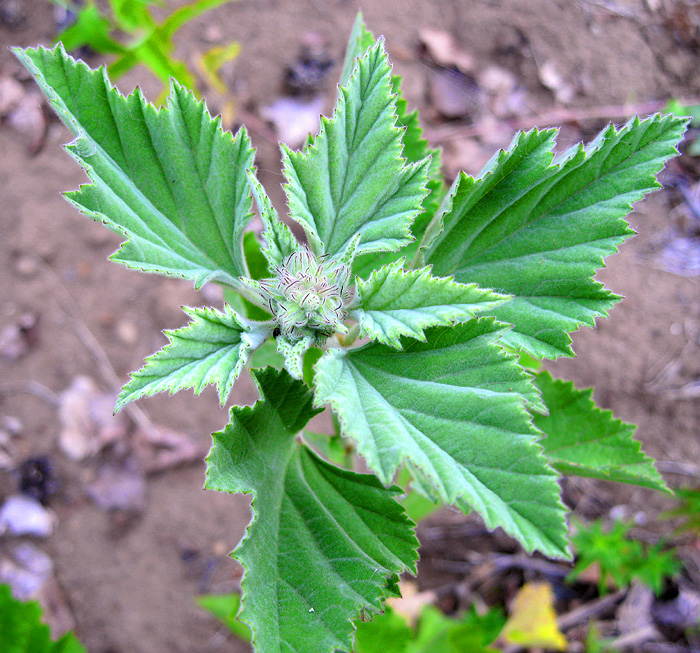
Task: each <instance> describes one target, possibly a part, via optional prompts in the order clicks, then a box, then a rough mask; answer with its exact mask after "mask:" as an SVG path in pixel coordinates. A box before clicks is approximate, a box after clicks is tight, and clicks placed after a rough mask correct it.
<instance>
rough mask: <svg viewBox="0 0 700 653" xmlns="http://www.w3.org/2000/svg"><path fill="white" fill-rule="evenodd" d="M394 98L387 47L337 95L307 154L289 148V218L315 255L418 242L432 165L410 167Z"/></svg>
mask: <svg viewBox="0 0 700 653" xmlns="http://www.w3.org/2000/svg"><path fill="white" fill-rule="evenodd" d="M396 120H397V117H396V97H395V96H394V95H393V94H392V92H391V67H390V65H389V63H388V61H387V58H386V53H385V52H384V47H383V41H379V42H377V43H376V44H375V45H374V46H373V47H372V48H371V49H370V50H368V51H367V53H366V54H365V55H364V56H363V57H362V58H361V59H360V60H359V61H358V62H357V64H356V67H355V69H354V72H353V74H352V75H351V76H350V79H349V81H348V85H347V86H346V87H341V88H340V90H339V96H338V102H337V105H336V109H335V112H334V114H333V117H332V118H331V119H330V120H329V119H327V118H323V119H322V121H321V123H322V124H321V132H320V134H319V135H318V136H317V137H316V138H315V140H314V141H313V143H312V144H311V145H310V146H309V147H307V148H306V149H305V150H304V151H302V152H292V151H291V150H290V149H289V148H286V147H285V148H284V149H283V161H284V174H285V177H286V178H287V180H288V183H287V184H286V185H285V190H286V192H287V197H288V200H289V213H290V216H291V217H292V218H294V219H295V220H296V221H297V222H299V223H300V224H301V225H302V226H303V227H304V230H305V231H306V235H307V237H308V240H309V243H310V244H311V247H312V249H313V250H314V252H315V253H316V254H331V255H335V254H337V253H338V252H341V251H343V250H344V249H345V248H346V247H347V245H348V243H350V241H351V240H352V239H353V237H354V236H355V235H356V234H361V236H362V240H361V243H360V246H359V248H358V252H380V251H394V250H398V249H399V248H401V247H402V246H403V245H405V244H407V243H409V242H410V241H411V240H412V237H411V234H410V226H411V223H412V222H413V220H414V218H415V217H416V215H417V214H418V212H419V207H420V203H421V201H422V199H423V197H424V196H425V194H426V192H427V191H426V181H427V176H426V172H427V168H428V166H429V163H430V160H429V159H426V160H424V161H422V162H420V163H415V164H409V165H406V164H405V162H404V160H403V159H402V157H401V153H402V149H403V148H402V141H401V130H400V129H399V128H398V127H397V125H396Z"/></svg>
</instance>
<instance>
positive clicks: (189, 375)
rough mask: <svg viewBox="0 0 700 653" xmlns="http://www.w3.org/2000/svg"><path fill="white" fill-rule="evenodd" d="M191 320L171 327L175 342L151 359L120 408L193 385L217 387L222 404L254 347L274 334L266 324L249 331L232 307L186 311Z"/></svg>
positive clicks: (198, 389) (131, 383) (199, 389)
mask: <svg viewBox="0 0 700 653" xmlns="http://www.w3.org/2000/svg"><path fill="white" fill-rule="evenodd" d="M182 310H183V311H185V313H187V315H189V316H190V317H192V322H190V324H188V325H187V326H186V327H183V328H182V329H178V330H177V331H166V332H165V335H166V336H168V338H169V340H170V344H168V345H166V346H165V347H163V349H161V350H160V351H157V352H156V353H155V354H153V355H152V356H149V357H148V358H147V359H146V364H145V365H144V367H142V368H141V369H140V370H139V371H138V372H133V373H132V374H131V381H129V382H128V383H127V384H126V385H125V386H124V387H123V388H122V391H121V393H120V394H119V397H118V399H117V404H116V406H115V411H118V410H121V409H122V408H123V407H124V406H125V405H126V404H128V403H129V402H130V401H135V400H136V399H139V398H140V397H145V396H151V395H154V394H156V393H158V392H165V391H166V390H167V391H168V392H170V394H173V393H175V392H177V391H178V390H184V389H185V388H193V389H194V392H195V394H196V395H198V394H199V393H200V392H202V390H204V387H205V386H207V385H216V387H217V389H218V392H219V399H220V401H221V405H222V406H223V404H224V402H225V401H226V397H228V395H229V392H231V388H232V387H233V382H234V381H235V380H236V378H238V375H239V374H240V372H241V369H242V368H243V365H244V364H245V362H246V360H247V359H248V355H249V352H250V349H251V348H252V349H255V348H257V346H258V345H259V344H260V343H261V342H262V340H264V339H265V338H266V337H267V336H268V335H269V332H270V329H269V328H268V327H265V326H262V327H260V328H259V329H258V330H257V331H250V330H249V328H248V327H247V326H245V324H244V323H243V322H241V319H240V318H239V317H238V315H236V313H235V312H234V311H233V309H231V307H230V306H228V305H227V306H224V310H223V312H222V311H218V310H217V309H215V308H187V307H183V309H182Z"/></svg>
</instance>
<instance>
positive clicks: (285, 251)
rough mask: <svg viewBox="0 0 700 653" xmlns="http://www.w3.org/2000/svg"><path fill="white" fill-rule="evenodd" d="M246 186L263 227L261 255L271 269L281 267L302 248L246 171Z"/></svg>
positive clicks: (254, 177)
mask: <svg viewBox="0 0 700 653" xmlns="http://www.w3.org/2000/svg"><path fill="white" fill-rule="evenodd" d="M248 184H249V185H250V190H251V192H252V193H253V197H254V198H255V202H256V203H257V205H258V210H259V211H260V218H261V220H262V223H263V226H264V230H263V233H262V236H263V238H264V239H265V243H266V246H265V247H263V249H262V253H263V255H264V256H265V258H266V259H267V262H268V264H269V266H270V268H271V269H272V268H275V267H277V266H278V265H281V264H282V261H284V259H285V258H287V257H288V256H289V255H290V254H294V253H295V252H298V251H300V250H301V249H302V247H301V245H300V244H299V243H298V241H297V239H296V238H295V237H294V234H292V231H291V229H290V228H289V227H288V226H287V225H286V224H284V222H282V220H280V218H279V216H278V215H277V211H276V210H275V207H274V206H272V202H271V201H270V198H269V197H268V196H267V193H266V192H265V189H264V188H263V186H262V184H261V183H260V182H259V181H258V179H257V177H256V176H255V173H254V172H253V171H252V170H250V171H248Z"/></svg>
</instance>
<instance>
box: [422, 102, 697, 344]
mask: <svg viewBox="0 0 700 653" xmlns="http://www.w3.org/2000/svg"><path fill="white" fill-rule="evenodd" d="M684 131H685V121H684V120H682V119H679V118H675V117H672V116H666V117H660V116H653V117H651V118H647V119H645V120H641V121H640V120H639V119H638V118H635V119H633V120H631V121H630V122H628V123H627V124H626V125H625V126H624V127H621V128H620V129H616V128H615V127H613V126H610V127H608V128H607V129H606V130H605V131H603V132H602V133H601V134H600V135H599V137H598V138H597V139H595V140H594V141H593V142H592V143H591V144H590V145H589V146H587V147H583V146H577V147H575V148H572V149H571V150H570V151H569V152H567V153H565V154H564V155H562V156H561V157H559V158H558V159H556V160H554V154H553V147H554V136H555V133H556V132H555V130H547V131H537V130H533V131H530V132H527V133H521V134H519V135H518V136H517V137H516V138H515V140H514V142H513V144H512V145H511V147H510V148H509V149H508V150H507V151H505V152H501V153H500V154H499V155H497V156H496V157H494V159H492V160H491V162H490V163H489V164H487V166H486V168H485V169H484V171H482V173H481V175H480V176H479V177H478V178H477V179H473V178H472V177H469V176H467V175H465V174H462V175H461V176H460V177H459V178H458V179H457V180H456V182H455V185H454V186H453V188H452V191H451V201H450V202H449V203H448V205H447V206H446V210H445V211H443V212H442V213H441V214H439V215H438V216H436V219H438V220H441V222H442V227H443V228H442V232H441V233H440V234H439V235H438V236H437V238H436V239H435V240H434V241H433V242H432V244H431V245H430V246H429V247H428V249H427V251H426V252H425V261H426V263H433V265H434V270H433V273H434V274H437V275H449V274H452V275H454V277H455V279H456V280H457V281H461V282H464V283H469V282H475V283H478V284H479V285H480V286H483V287H487V288H493V289H494V290H496V291H498V292H503V293H508V294H512V295H514V299H512V300H511V301H510V302H507V303H505V304H503V305H502V306H499V307H498V308H496V309H495V310H494V311H489V313H490V314H492V315H494V316H496V318H497V319H499V320H501V321H503V322H508V323H510V324H513V325H514V329H512V330H511V331H510V332H508V333H507V334H506V335H505V338H504V341H505V342H506V343H507V344H509V345H511V346H512V347H514V348H516V349H521V348H522V349H525V350H526V351H529V352H530V353H532V354H533V355H535V356H536V357H539V358H542V357H547V358H556V357H558V356H562V355H564V356H573V351H572V350H571V347H570V343H571V339H570V338H569V336H568V333H569V332H571V331H573V330H575V329H577V328H578V327H580V326H581V325H584V324H585V325H588V326H593V325H594V323H595V318H596V317H602V316H605V315H607V312H608V310H610V308H611V307H612V306H613V305H614V303H615V302H616V301H617V300H618V299H619V297H617V296H616V295H613V294H612V293H611V292H610V291H608V290H606V289H605V288H603V286H602V284H600V283H598V282H596V281H594V280H593V275H594V274H595V271H596V270H597V269H599V268H601V267H602V266H603V260H604V258H605V257H606V256H609V255H610V254H613V253H615V252H616V251H617V247H618V246H619V245H620V244H621V243H622V242H623V241H624V240H625V239H626V238H628V237H629V236H630V235H631V234H632V233H633V232H632V231H631V230H630V229H629V227H628V224H627V222H626V221H625V219H624V218H625V216H626V215H627V213H629V211H630V210H631V207H632V203H633V202H636V201H637V200H639V199H641V198H642V197H643V196H644V194H645V193H646V192H648V191H651V190H654V189H655V188H658V187H659V184H658V183H657V181H656V178H655V176H656V174H657V173H658V172H659V170H661V168H662V167H663V165H664V163H665V161H666V160H667V159H668V158H669V157H671V156H673V155H674V154H676V147H675V146H676V144H677V143H678V141H679V140H680V138H681V136H682V135H683V132H684Z"/></svg>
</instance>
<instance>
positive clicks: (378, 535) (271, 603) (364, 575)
mask: <svg viewBox="0 0 700 653" xmlns="http://www.w3.org/2000/svg"><path fill="white" fill-rule="evenodd" d="M253 376H254V378H255V379H256V382H257V383H258V386H259V388H260V394H261V396H262V400H261V401H259V402H258V403H257V404H255V405H254V406H252V407H245V408H233V409H232V411H231V422H230V423H229V425H228V426H227V427H226V429H225V430H224V431H222V432H220V433H215V434H214V436H213V437H214V446H213V447H212V450H211V453H210V454H209V457H208V458H207V463H208V469H207V484H206V487H207V488H210V489H215V490H220V491H224V492H252V493H253V494H254V499H253V520H252V522H251V525H250V526H249V527H248V532H247V534H246V536H245V537H244V539H243V541H242V543H241V544H240V545H239V547H238V548H237V549H236V551H235V552H234V555H235V557H236V558H237V559H238V560H240V562H241V564H242V565H243V566H244V568H245V576H244V580H243V584H242V585H243V590H244V592H245V596H244V599H243V609H242V612H241V615H240V617H241V619H242V620H243V621H245V622H247V623H249V624H250V625H251V626H252V628H253V641H254V644H255V646H256V648H257V650H260V651H265V652H266V653H278V652H281V651H297V652H298V653H325V652H328V653H330V652H331V651H333V650H335V649H336V648H340V649H342V650H346V651H347V650H350V647H351V643H352V642H351V640H352V632H353V628H352V623H351V621H350V620H351V619H352V618H354V617H356V616H357V614H358V611H359V610H360V609H369V610H372V611H378V610H379V609H380V608H381V598H382V596H383V592H384V587H385V585H386V583H387V581H390V582H393V581H394V580H395V577H394V576H395V574H397V573H400V572H401V571H403V570H405V569H409V570H413V569H414V567H415V562H416V558H417V552H416V549H417V546H418V541H417V540H416V538H415V535H414V534H413V530H412V524H411V522H410V521H409V520H408V519H407V517H406V516H405V514H404V512H403V509H402V508H401V507H400V505H399V504H398V503H397V502H396V501H395V500H394V498H393V497H394V496H395V495H396V494H398V493H400V489H399V488H391V489H386V488H384V487H383V486H382V485H381V483H379V481H378V480H377V479H376V477H374V476H371V475H365V474H355V473H353V472H348V471H345V470H341V469H339V468H337V467H333V466H332V465H330V464H328V463H326V462H324V461H322V460H321V459H320V458H318V457H317V456H316V455H315V454H313V453H312V452H311V451H310V450H309V449H308V448H307V447H305V446H303V445H301V444H300V443H299V442H298V441H297V440H296V439H295V437H294V436H295V434H296V433H297V432H298V431H299V430H300V429H301V428H302V427H303V426H304V425H305V424H306V422H307V421H308V420H309V419H310V418H311V417H313V415H315V414H316V413H317V412H318V411H317V410H314V409H313V407H312V396H311V394H310V392H309V391H308V389H307V387H306V386H305V385H304V384H303V383H302V382H301V381H294V380H293V379H292V378H291V377H290V376H289V374H287V372H284V371H282V372H280V371H277V370H273V369H271V368H267V369H266V370H263V371H260V370H254V371H253Z"/></svg>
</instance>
